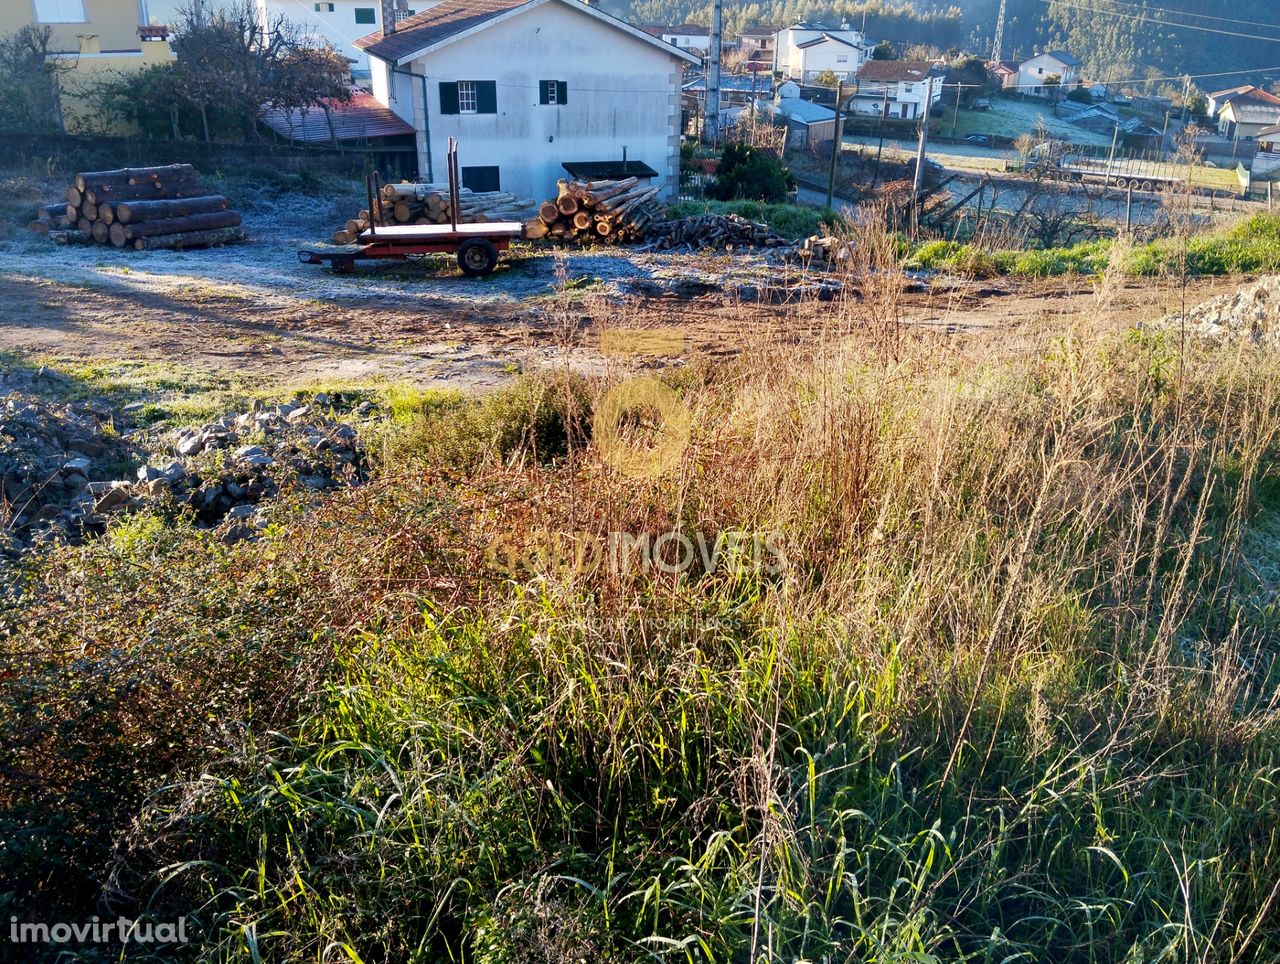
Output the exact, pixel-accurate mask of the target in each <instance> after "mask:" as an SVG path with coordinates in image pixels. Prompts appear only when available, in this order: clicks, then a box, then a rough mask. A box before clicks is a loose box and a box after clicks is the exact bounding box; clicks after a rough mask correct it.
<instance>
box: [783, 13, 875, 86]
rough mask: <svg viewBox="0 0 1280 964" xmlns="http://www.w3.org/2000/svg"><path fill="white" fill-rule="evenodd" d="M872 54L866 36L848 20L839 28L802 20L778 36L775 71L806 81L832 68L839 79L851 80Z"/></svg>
mask: <svg viewBox="0 0 1280 964" xmlns="http://www.w3.org/2000/svg"><path fill="white" fill-rule="evenodd" d="M870 57H871V49H870V48H869V47H868V46H867V42H866V38H865V37H863V35H862V34H861V33H859V32H858V31H857V30H850V29H849V25H848V24H847V23H845V24H842V25H841V26H840V27H839V28H838V29H837V28H835V27H828V26H825V25H824V24H821V23H810V22H801V23H796V24H792V25H791V26H790V27H784V28H783V29H782V30H779V31H778V33H777V34H776V36H775V37H774V43H773V69H774V72H775V73H780V74H781V75H782V76H783V77H786V78H790V79H791V80H798V81H800V82H802V83H804V82H809V81H812V80H814V79H815V78H816V77H817V76H818V75H819V74H821V73H823V72H824V71H828V70H829V71H831V72H832V73H833V74H835V75H836V79H837V80H851V79H852V78H853V76H854V75H855V74H856V73H857V72H858V68H859V67H861V66H862V65H863V64H864V63H865V62H866V61H867V60H868V59H870Z"/></svg>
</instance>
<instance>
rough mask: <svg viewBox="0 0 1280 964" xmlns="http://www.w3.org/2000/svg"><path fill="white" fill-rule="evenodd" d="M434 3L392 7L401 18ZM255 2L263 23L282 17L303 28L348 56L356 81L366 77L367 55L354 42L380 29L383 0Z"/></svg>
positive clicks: (405, 1) (424, 0)
mask: <svg viewBox="0 0 1280 964" xmlns="http://www.w3.org/2000/svg"><path fill="white" fill-rule="evenodd" d="M434 2H435V0H402V2H399V3H394V4H393V7H394V8H395V10H396V16H398V17H399V18H400V19H401V20H403V19H405V18H406V17H411V16H413V15H414V14H415V13H417V12H418V11H419V10H423V9H425V8H427V7H429V6H431V4H433V3H434ZM257 4H258V13H259V15H260V16H262V17H263V21H264V22H269V21H270V19H271V18H272V17H277V16H281V17H284V18H285V19H287V20H290V21H292V22H293V23H296V24H298V25H299V26H301V27H304V28H306V29H307V30H309V31H310V32H311V33H312V34H314V35H315V36H316V37H319V38H321V39H324V40H327V41H328V42H329V43H330V45H332V47H333V48H334V49H335V50H337V51H338V52H339V53H341V54H344V55H345V56H347V57H349V58H351V61H352V65H351V74H352V76H353V77H354V78H355V79H356V80H361V81H367V80H368V79H369V76H370V72H369V58H368V57H366V56H365V53H364V51H363V50H361V49H359V48H358V47H357V46H356V41H357V40H359V39H360V38H361V37H363V36H365V35H366V34H368V33H369V32H370V31H373V30H381V29H382V0H257Z"/></svg>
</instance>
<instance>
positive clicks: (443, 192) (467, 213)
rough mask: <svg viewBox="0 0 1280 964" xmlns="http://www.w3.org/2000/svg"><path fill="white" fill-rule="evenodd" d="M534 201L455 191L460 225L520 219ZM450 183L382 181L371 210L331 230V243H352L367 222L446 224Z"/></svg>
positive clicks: (501, 193) (503, 194)
mask: <svg viewBox="0 0 1280 964" xmlns="http://www.w3.org/2000/svg"><path fill="white" fill-rule="evenodd" d="M536 203H537V202H535V201H534V200H533V198H526V199H523V200H522V199H520V198H517V197H516V196H515V195H514V194H509V193H507V192H505V191H471V190H469V189H467V188H465V187H464V188H462V189H461V190H460V191H459V192H458V216H459V221H460V222H461V223H463V224H486V223H490V222H493V221H523V220H525V219H526V218H527V217H529V215H530V213H531V212H532V211H533V209H534V207H535V205H536ZM449 217H450V215H449V185H447V184H422V183H410V182H408V181H403V182H401V183H399V184H384V185H382V192H381V195H380V196H379V198H377V199H376V200H375V202H374V210H373V211H372V212H370V211H369V210H367V209H366V210H362V211H360V212H359V213H357V214H356V216H355V217H354V218H352V219H351V220H350V221H348V222H347V223H346V225H345V226H344V227H342V228H340V229H339V230H337V231H335V232H334V233H333V243H334V244H352V243H354V242H355V241H356V239H357V238H359V237H360V233H361V232H362V231H367V230H368V229H369V226H370V224H373V225H375V226H376V227H380V228H383V227H389V226H392V225H397V224H448V223H449Z"/></svg>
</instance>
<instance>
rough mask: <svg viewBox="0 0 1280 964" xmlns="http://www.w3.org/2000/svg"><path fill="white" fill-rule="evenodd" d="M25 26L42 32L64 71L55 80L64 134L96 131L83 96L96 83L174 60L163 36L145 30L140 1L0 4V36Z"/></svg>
mask: <svg viewBox="0 0 1280 964" xmlns="http://www.w3.org/2000/svg"><path fill="white" fill-rule="evenodd" d="M28 26H34V27H38V28H44V27H48V28H49V31H50V45H49V56H50V57H51V58H55V57H56V58H57V59H58V60H59V61H60V63H61V64H62V65H63V66H65V67H69V68H70V70H69V71H68V72H67V73H66V74H64V75H63V76H62V77H61V78H60V83H61V90H60V101H61V110H62V118H61V120H62V124H63V126H64V127H65V128H66V129H67V130H70V131H93V130H97V129H99V127H100V123H99V116H100V115H99V112H98V110H97V109H96V107H94V106H93V105H92V104H91V103H90V102H89V101H88V99H87V97H86V96H85V93H84V92H85V91H86V90H87V89H88V88H90V87H91V86H92V85H93V83H94V82H95V81H96V80H98V79H105V78H106V77H108V76H109V75H110V74H111V73H112V72H130V71H135V70H141V69H142V68H143V67H148V66H151V65H152V64H160V63H165V62H166V61H170V60H173V59H174V58H173V51H172V50H170V48H169V31H168V29H167V28H165V27H162V26H154V25H151V18H150V15H149V13H148V10H147V3H146V0H0V35H4V34H12V33H16V32H17V31H19V30H21V29H22V28H23V27H28ZM111 132H112V133H130V131H129V130H127V129H126V128H124V127H121V126H116V127H113V128H112V129H111Z"/></svg>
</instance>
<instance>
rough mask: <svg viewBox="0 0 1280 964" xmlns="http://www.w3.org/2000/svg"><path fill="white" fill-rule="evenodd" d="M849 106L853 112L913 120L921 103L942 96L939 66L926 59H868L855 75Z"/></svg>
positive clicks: (933, 101)
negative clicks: (854, 87)
mask: <svg viewBox="0 0 1280 964" xmlns="http://www.w3.org/2000/svg"><path fill="white" fill-rule="evenodd" d="M856 79H857V83H858V88H857V91H856V92H855V93H854V96H853V99H852V100H851V101H850V106H851V107H852V109H853V112H854V113H855V114H865V115H868V116H871V117H880V116H882V115H883V116H885V117H887V118H889V119H891V120H915V119H916V118H919V117H923V116H924V105H925V103H926V102H928V103H929V104H930V105H931V107H930V109H931V110H932V105H936V104H937V103H938V101H939V100H941V99H942V84H943V79H944V78H943V76H942V68H941V67H939V65H937V64H935V63H933V62H932V61H928V60H868V61H867V62H866V63H865V64H863V65H862V69H860V70H859V71H858V76H857V78H856Z"/></svg>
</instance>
